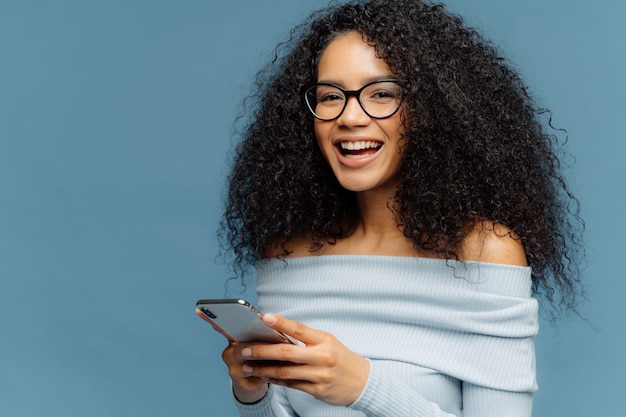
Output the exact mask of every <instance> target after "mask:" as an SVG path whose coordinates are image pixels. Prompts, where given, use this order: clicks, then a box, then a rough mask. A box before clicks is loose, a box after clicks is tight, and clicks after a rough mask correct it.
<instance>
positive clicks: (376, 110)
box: [304, 80, 403, 121]
mask: <svg viewBox="0 0 626 417" xmlns="http://www.w3.org/2000/svg"><path fill="white" fill-rule="evenodd" d="M402 96H403V88H402V83H401V82H400V81H398V80H380V81H374V82H373V83H369V84H366V85H364V86H363V87H361V88H359V89H358V90H344V89H343V88H341V87H339V86H336V85H334V84H327V83H319V84H314V85H312V86H310V87H308V88H306V90H304V101H305V102H306V105H307V107H308V108H309V110H310V111H311V113H313V116H315V118H317V119H319V120H324V121H329V120H335V119H337V118H338V117H339V116H341V114H342V113H343V111H344V110H345V109H346V106H347V105H348V99H349V98H350V97H354V98H356V99H357V101H358V102H359V105H360V106H361V108H362V109H363V111H364V112H365V113H366V114H367V115H368V116H369V117H371V118H373V119H385V118H387V117H390V116H393V115H394V114H395V113H396V112H397V111H398V109H399V108H400V104H402V98H403V97H402Z"/></svg>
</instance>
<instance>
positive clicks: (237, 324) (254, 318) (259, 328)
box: [196, 299, 293, 343]
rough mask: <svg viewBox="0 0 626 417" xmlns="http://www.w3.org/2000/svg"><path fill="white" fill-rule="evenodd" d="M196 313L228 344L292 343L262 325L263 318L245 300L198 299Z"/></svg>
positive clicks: (287, 338)
mask: <svg viewBox="0 0 626 417" xmlns="http://www.w3.org/2000/svg"><path fill="white" fill-rule="evenodd" d="M196 314H197V315H198V316H200V318H202V319H204V320H205V321H207V322H208V323H209V324H210V325H211V326H213V328H214V329H215V330H217V331H218V332H219V333H221V334H222V335H224V336H225V337H226V338H227V339H228V340H230V341H231V342H264V343H293V341H292V340H291V339H290V338H289V336H287V335H284V334H282V333H280V332H278V331H276V330H274V329H272V328H269V327H267V326H266V325H265V323H263V319H262V315H261V313H259V311H258V310H257V309H256V308H254V306H252V304H250V303H249V302H247V301H246V300H241V299H221V300H199V301H198V302H196Z"/></svg>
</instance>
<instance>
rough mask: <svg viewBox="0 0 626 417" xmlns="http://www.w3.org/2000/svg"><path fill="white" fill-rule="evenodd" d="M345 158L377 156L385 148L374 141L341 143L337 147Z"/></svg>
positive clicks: (380, 143)
mask: <svg viewBox="0 0 626 417" xmlns="http://www.w3.org/2000/svg"><path fill="white" fill-rule="evenodd" d="M336 146H337V147H338V149H339V151H340V152H341V155H343V156H344V157H345V158H348V159H359V158H365V157H368V156H370V155H373V154H375V153H376V152H378V150H379V149H380V148H381V147H382V146H383V144H382V142H378V141H374V140H359V141H340V142H338V143H337V145H336Z"/></svg>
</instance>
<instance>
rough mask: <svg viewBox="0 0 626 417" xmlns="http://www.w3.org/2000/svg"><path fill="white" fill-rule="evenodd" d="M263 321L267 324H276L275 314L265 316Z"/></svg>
mask: <svg viewBox="0 0 626 417" xmlns="http://www.w3.org/2000/svg"><path fill="white" fill-rule="evenodd" d="M263 321H265V323H267V324H276V316H274V315H273V314H266V315H264V316H263Z"/></svg>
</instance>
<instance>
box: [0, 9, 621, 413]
mask: <svg viewBox="0 0 626 417" xmlns="http://www.w3.org/2000/svg"><path fill="white" fill-rule="evenodd" d="M325 3H326V2H325V0H323V1H307V2H304V1H302V0H299V1H293V0H271V1H269V0H266V1H252V0H250V1H242V0H230V1H219V2H218V1H213V0H203V1H201V0H181V1H165V0H124V1H122V0H107V1H105V0H101V1H95V0H56V1H43V0H0V415H2V416H39V415H45V416H83V415H88V416H92V417H97V416H112V415H115V416H139V415H145V416H147V415H150V416H152V417H158V416H192V415H194V416H196V415H206V416H233V415H235V411H234V407H233V406H232V403H231V400H230V397H229V390H228V382H227V376H226V371H225V366H224V365H223V364H222V362H221V359H220V353H221V350H222V349H223V348H224V346H225V343H224V340H222V338H221V336H219V335H218V334H215V333H214V332H213V331H212V330H211V329H210V327H208V326H207V324H206V323H204V322H202V321H201V320H199V319H198V318H196V316H195V314H194V302H195V301H196V299H198V298H207V297H221V296H222V295H223V294H224V288H225V281H226V278H227V277H228V276H229V273H228V270H227V268H226V266H225V265H223V263H221V262H220V261H219V259H218V258H217V255H218V246H217V243H216V240H215V232H216V227H217V222H218V220H219V216H220V208H221V205H222V195H223V182H224V177H225V175H226V166H227V163H228V161H229V160H230V158H231V156H232V154H231V153H230V149H231V133H232V126H233V120H234V118H235V116H236V115H237V114H239V111H240V103H241V100H242V99H243V97H244V96H245V95H246V92H247V91H248V88H249V86H250V85H251V83H252V79H253V74H254V73H255V71H256V70H257V69H258V68H259V67H260V65H262V64H263V63H265V62H266V61H267V59H268V58H269V56H270V54H271V51H272V49H273V46H274V45H275V44H276V43H277V42H278V41H280V40H282V39H283V38H285V37H286V34H287V31H288V29H289V28H290V27H291V26H292V25H294V24H296V23H298V22H300V21H301V20H302V19H303V18H304V17H305V16H306V15H308V13H309V12H310V11H312V10H314V9H317V8H318V7H321V6H323V5H325ZM446 4H448V5H449V6H450V8H451V9H452V10H453V11H456V12H459V13H460V14H462V15H464V16H465V17H466V20H467V21H468V22H469V23H470V24H471V25H473V26H477V27H479V28H481V30H482V31H483V32H484V33H485V34H486V35H487V37H489V38H491V39H492V40H493V41H495V42H496V43H497V44H499V45H500V46H502V48H503V49H504V50H505V51H506V53H507V54H508V57H509V58H510V59H511V61H512V62H513V63H514V64H515V65H516V67H517V68H518V69H519V71H520V72H521V74H522V75H523V77H524V78H525V79H526V80H527V82H528V84H529V85H530V86H531V88H532V89H533V91H535V92H536V94H537V96H538V97H539V99H540V103H541V104H543V105H545V106H547V107H549V108H551V109H552V110H553V111H554V121H555V123H556V124H557V125H558V126H560V127H564V128H567V129H568V131H569V138H570V142H569V150H570V151H571V152H572V153H573V154H574V155H575V156H576V159H577V162H576V169H575V170H572V171H568V172H569V175H570V178H571V181H572V184H573V187H574V190H575V191H576V192H577V194H578V195H579V196H580V199H581V201H582V208H583V209H582V210H583V216H584V218H585V220H586V222H587V234H586V241H587V244H588V268H587V270H586V274H585V280H586V282H587V284H588V291H589V303H588V304H587V305H586V306H585V307H584V308H583V313H584V314H585V316H586V318H587V321H586V322H585V321H582V320H580V319H568V320H564V321H561V322H559V323H557V324H556V325H554V324H551V323H547V322H545V321H544V323H543V326H542V331H541V334H540V336H539V337H538V339H537V351H538V358H537V361H538V378H539V384H540V391H539V392H538V393H537V395H536V401H535V414H534V415H535V416H570V417H574V416H581V417H582V416H584V417H588V416H595V415H614V416H624V415H626V405H625V402H624V400H623V395H624V393H626V382H625V381H626V379H625V378H624V374H625V373H626V360H625V359H624V352H626V327H625V326H624V324H623V319H624V317H625V314H626V309H625V307H624V303H623V301H622V299H623V298H624V293H625V291H626V283H625V282H626V281H625V280H624V273H623V272H622V270H623V268H621V267H620V265H619V262H620V261H621V260H622V256H623V249H622V243H623V240H622V239H623V234H624V227H623V217H624V213H625V212H626V204H625V197H626V193H625V185H624V166H625V163H626V159H625V158H624V154H625V152H626V140H625V139H626V128H625V124H624V117H625V116H626V112H625V109H626V103H625V100H626V99H625V97H626V82H625V77H624V74H626V29H625V26H623V24H622V23H623V21H624V20H626V3H624V2H623V1H621V0H598V1H595V2H588V1H577V0H574V1H572V0H552V1H545V0H526V1H518V0H497V1H496V0H474V1H465V2H464V1H462V0H449V1H448V2H447V3H446Z"/></svg>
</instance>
